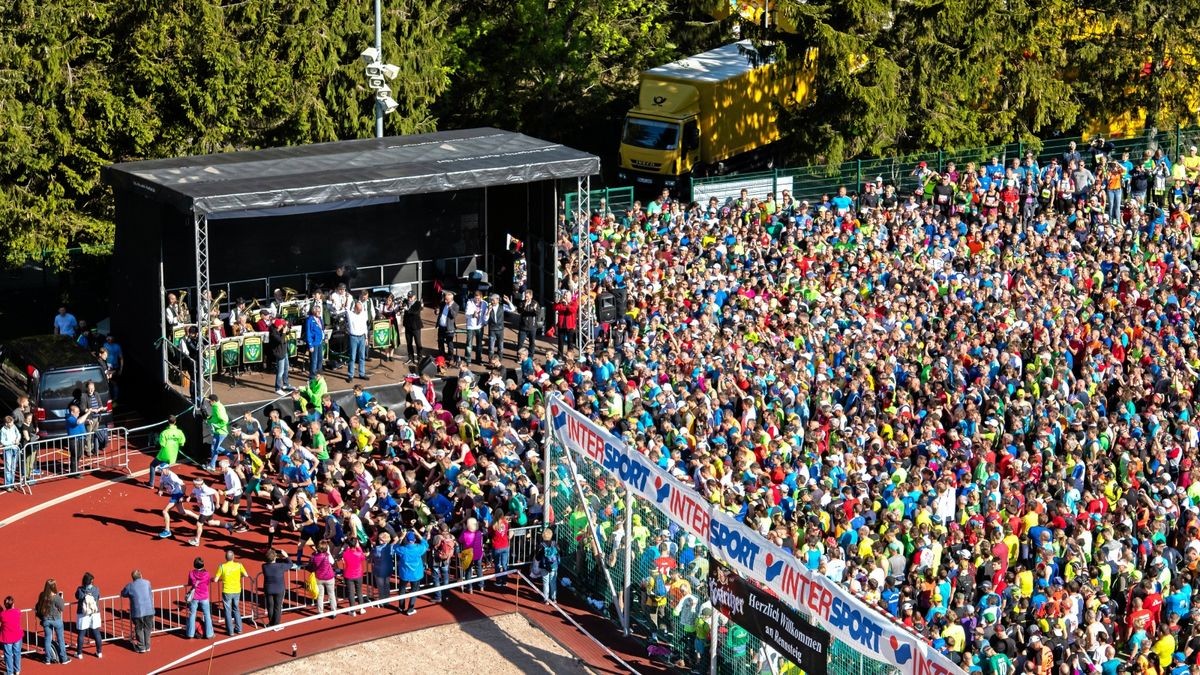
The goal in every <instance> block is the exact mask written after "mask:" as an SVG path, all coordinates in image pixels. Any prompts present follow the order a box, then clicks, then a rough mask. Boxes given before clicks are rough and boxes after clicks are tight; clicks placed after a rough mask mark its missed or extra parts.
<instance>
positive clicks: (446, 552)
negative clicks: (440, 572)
mask: <svg viewBox="0 0 1200 675" xmlns="http://www.w3.org/2000/svg"><path fill="white" fill-rule="evenodd" d="M436 553H437V557H438V560H449V559H451V558H453V557H454V538H453V537H447V536H446V535H442V538H441V539H439V540H438V545H437V549H436Z"/></svg>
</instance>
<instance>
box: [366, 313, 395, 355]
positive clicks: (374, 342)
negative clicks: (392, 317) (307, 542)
mask: <svg viewBox="0 0 1200 675" xmlns="http://www.w3.org/2000/svg"><path fill="white" fill-rule="evenodd" d="M395 340H396V331H395V330H394V329H393V328H392V322H391V321H389V320H387V319H376V320H375V321H374V322H373V323H372V324H371V346H372V347H374V348H376V349H391V348H392V347H393V346H394V345H395Z"/></svg>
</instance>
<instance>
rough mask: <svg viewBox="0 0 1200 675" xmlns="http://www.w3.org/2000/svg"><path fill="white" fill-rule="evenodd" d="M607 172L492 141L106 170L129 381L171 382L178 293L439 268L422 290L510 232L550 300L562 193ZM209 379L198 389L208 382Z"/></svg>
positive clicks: (541, 145)
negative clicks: (333, 273)
mask: <svg viewBox="0 0 1200 675" xmlns="http://www.w3.org/2000/svg"><path fill="white" fill-rule="evenodd" d="M599 172H600V160H599V159H598V158H597V157H595V156H593V155H589V154H587V153H584V152H580V151H578V150H574V149H572V148H569V147H566V146H563V145H560V144H557V143H551V142H548V141H543V140H539V139H536V138H531V137H529V136H525V135H523V134H518V133H513V132H510V131H502V130H500V129H490V128H482V129H463V130H457V131H443V132H437V133H429V134H416V135H411V136H390V137H385V138H370V139H363V140H351V141H339V142H335V143H321V144H316V145H303V146H296V147H286V148H272V149H265V150H252V151H240V152H230V153H221V154H215V155H203V156H196V157H179V158H171V159H154V160H146V161H138V162H127V163H123V164H114V165H112V166H108V167H105V168H104V170H103V173H102V178H103V180H104V181H105V182H106V183H107V184H108V185H110V186H111V187H112V189H113V194H114V197H115V202H116V236H115V239H114V246H113V255H114V259H115V261H116V262H117V263H118V264H115V265H113V288H112V327H113V330H114V332H115V333H117V334H118V335H119V336H120V337H121V339H122V344H123V346H124V348H125V352H126V362H127V371H130V372H129V373H127V379H133V378H138V377H139V376H140V377H141V378H144V379H145V380H147V381H151V382H152V381H160V382H165V381H166V380H167V378H168V372H167V369H166V365H165V361H166V360H165V356H166V351H167V347H166V346H165V345H166V341H165V340H164V339H163V338H164V337H167V336H166V325H165V322H164V319H163V315H162V305H163V302H164V300H163V298H164V297H165V294H166V291H167V290H168V289H181V288H190V289H191V293H192V295H191V299H192V302H193V303H194V302H195V301H196V298H197V297H198V296H200V295H201V294H200V293H198V292H197V289H198V288H200V289H204V288H212V287H213V284H220V283H223V282H230V283H233V282H238V281H239V280H258V281H257V283H259V285H260V287H262V288H264V289H266V290H264V291H262V292H263V293H269V289H270V288H271V287H272V286H271V285H269V284H268V282H269V281H270V280H271V278H275V277H278V276H279V275H289V274H291V275H296V274H300V276H299V277H298V278H301V279H306V278H307V276H305V275H303V274H301V273H303V272H322V273H324V272H327V271H329V270H332V269H334V268H335V267H337V266H338V265H342V264H343V263H346V264H354V265H356V266H358V267H362V266H363V265H373V266H380V265H384V266H387V265H388V264H389V263H400V264H402V265H407V266H408V267H406V268H405V269H408V268H411V267H413V265H411V264H410V263H413V262H414V261H427V262H428V263H429V264H425V265H424V266H423V267H422V266H417V267H416V269H418V270H424V271H423V272H420V273H419V274H418V276H419V277H420V278H419V279H416V278H415V277H414V278H415V279H416V281H418V282H420V284H419V285H418V286H417V287H418V288H420V287H423V285H424V284H425V282H431V281H432V280H437V279H440V276H436V275H444V274H446V270H450V269H454V270H457V269H459V268H460V266H459V265H458V264H457V263H455V264H453V265H451V264H441V263H446V261H447V260H451V261H453V260H458V259H463V258H474V259H477V260H478V261H480V263H481V264H483V263H486V262H487V261H489V259H492V256H491V252H495V251H505V250H506V249H507V246H506V239H505V235H506V234H512V235H513V236H515V237H518V238H520V239H521V240H522V241H526V242H528V243H530V244H531V246H530V249H531V253H530V254H529V255H528V256H527V259H528V260H530V262H531V264H534V265H538V267H540V268H542V269H540V270H539V272H540V275H539V278H538V280H536V281H535V280H533V279H531V284H532V285H533V286H534V287H535V289H536V288H549V287H550V286H551V285H552V283H553V274H552V272H551V270H553V266H554V256H553V250H552V246H553V242H554V240H555V235H554V232H555V223H556V220H557V217H556V213H557V208H558V206H557V204H558V197H559V192H558V189H559V183H560V182H564V181H563V179H569V181H567V183H568V185H564V186H563V187H564V188H567V189H580V187H581V186H586V185H588V184H589V183H588V181H589V180H590V179H589V177H590V176H591V175H593V174H598V173H599ZM568 186H569V187H568ZM541 243H544V244H545V245H544V246H540V247H536V246H535V245H540V244H541ZM210 262H211V266H210ZM493 262H495V261H494V260H493ZM393 267H397V266H396V265H390V266H388V269H389V270H390V269H392V268H393ZM380 269H383V268H382V267H381V268H380ZM439 270H441V271H440V272H439ZM380 274H381V275H382V274H383V272H380ZM421 275H423V276H421ZM497 276H501V275H499V274H497ZM531 277H532V275H531ZM264 279H265V281H264ZM404 280H405V281H413V280H414V279H410V278H407V277H406V278H405V279H404ZM392 281H393V280H391V279H384V281H383V285H385V286H386V285H387V284H388V283H391V282H392ZM366 283H368V284H371V285H374V283H378V282H366ZM284 285H290V284H284ZM233 292H234V291H230V293H231V294H232V293H233ZM214 295H216V294H215V292H214ZM228 300H229V299H227V300H226V302H228ZM219 309H220V308H219ZM196 314H197V316H198V315H200V314H204V313H203V312H197V313H196ZM200 334H201V335H205V334H206V332H205V331H201V332H200ZM205 343H207V340H206V339H202V340H201V351H203V345H204V344H205ZM197 363H198V360H197ZM195 367H196V369H197V373H196V375H197V376H196V377H194V378H193V382H196V381H202V380H205V378H203V377H201V376H200V373H199V366H198V365H197V366H195ZM208 386H210V383H209V382H207V381H204V382H203V384H202V386H201V387H200V388H199V389H198V390H197V391H196V393H197V394H199V395H197V396H195V397H194V398H196V399H199V398H202V397H203V394H206V393H207V391H206V389H207V387H208Z"/></svg>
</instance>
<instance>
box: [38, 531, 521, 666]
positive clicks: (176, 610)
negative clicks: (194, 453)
mask: <svg viewBox="0 0 1200 675" xmlns="http://www.w3.org/2000/svg"><path fill="white" fill-rule="evenodd" d="M541 531H542V527H541V526H540V525H532V526H529V527H521V528H515V529H513V530H511V531H510V532H509V556H510V558H509V565H508V567H509V569H510V570H511V569H513V568H516V567H521V566H525V565H528V564H531V563H532V562H533V556H534V554H535V553H536V551H537V545H538V542H540V541H541ZM430 555H432V553H431V554H430ZM428 562H430V563H432V562H433V561H432V560H429V561H428ZM392 569H398V566H397V565H396V562H395V561H393V564H392ZM494 569H495V568H494V561H493V559H492V557H491V555H490V553H489V554H488V555H486V556H485V559H484V564H483V570H484V572H485V574H484V575H483V576H482V577H473V578H471V579H463V576H462V572H461V570H460V569H459V564H458V556H457V555H455V556H453V557H452V559H451V564H450V570H451V577H450V578H452V579H458V581H457V582H455V583H454V584H451V586H452V587H454V588H459V587H461V586H465V585H473V584H477V583H481V582H484V581H487V580H490V579H495V578H498V577H501V576H505V575H506V574H507V573H508V572H507V571H505V572H495V571H492V572H490V573H489V570H494ZM308 574H309V573H308V572H307V571H306V570H304V569H299V570H288V571H287V572H285V575H284V594H283V598H282V603H281V609H282V613H288V612H297V611H301V610H305V609H309V608H312V607H314V606H315V604H316V600H315V599H314V598H313V597H312V596H310V595H309V594H308V590H307V588H306V583H307V580H308ZM429 578H430V575H429V574H428V570H427V574H426V579H429ZM264 581H265V580H264V578H263V575H262V574H261V573H260V574H258V575H256V576H255V577H254V579H253V581H252V582H249V583H246V584H244V586H243V588H242V593H241V596H240V600H239V605H240V606H239V615H240V616H241V619H242V622H243V623H247V622H248V623H251V624H252V625H254V627H255V628H258V627H259V626H260V625H265V624H266V623H267V605H266V597H265V593H264V590H263V589H265V587H266V586H265V583H264ZM388 588H389V592H391V593H395V592H396V591H397V590H399V588H400V584H399V582H398V579H396V578H395V577H392V578H389V580H388ZM346 589H347V586H346V584H345V580H344V579H342V578H341V577H340V576H339V577H338V590H337V594H338V598H339V604H344V603H345V599H346V598H348V594H347V593H346ZM362 592H363V595H364V597H366V598H368V599H370V600H371V603H370V604H368V605H366V606H374V605H376V604H380V600H381V599H380V598H379V597H378V589H377V587H376V584H375V580H374V577H373V575H372V571H371V566H370V563H369V561H368V564H367V568H366V570H365V574H364V575H363V579H362ZM431 592H436V589H435V588H431V587H427V586H426V584H425V582H422V590H421V591H419V594H427V593H431ZM151 597H152V599H153V605H154V620H153V623H152V624H151V630H150V633H151V635H160V634H163V633H170V632H174V631H180V630H184V629H185V628H186V626H187V620H188V614H189V612H190V608H189V605H188V602H187V587H186V586H182V585H180V586H166V587H162V588H154V589H152V591H151ZM209 598H211V600H210V603H211V606H210V611H211V612H212V621H213V626H214V630H216V629H217V628H216V627H217V626H220V627H221V628H223V629H224V630H225V631H226V632H228V630H229V627H228V626H226V625H225V622H224V613H223V606H222V596H221V586H220V584H217V583H213V584H212V586H211V587H210V588H209ZM395 599H396V598H395V597H391V598H389V599H388V600H389V601H395ZM67 600H68V602H67V605H66V608H65V610H64V611H63V623H64V635H65V642H66V644H67V645H68V646H69V645H72V644H74V641H75V626H76V625H77V621H78V613H77V611H76V609H77V606H78V603H76V602H73V601H71V600H70V598H67ZM97 604H98V607H99V610H100V635H101V639H102V640H103V641H104V642H105V643H109V642H119V641H125V642H131V641H132V640H133V620H132V617H131V615H130V611H129V601H128V600H127V599H125V598H122V597H121V596H120V595H108V596H104V597H102V598H100V602H99V603H97ZM21 621H22V626H23V628H24V631H25V637H24V641H23V645H22V648H21V652H22V653H23V654H38V653H44V652H45V648H46V644H45V635H44V634H43V631H42V629H41V628H42V627H41V621H40V620H39V619H38V618H37V616H36V614H35V612H34V610H32V609H26V610H23V611H22V612H21ZM196 621H197V623H200V624H201V625H200V626H197V631H198V632H199V633H200V634H203V625H202V622H203V611H202V610H201V609H199V608H198V609H197V616H196ZM73 651H74V650H73V648H72V653H73Z"/></svg>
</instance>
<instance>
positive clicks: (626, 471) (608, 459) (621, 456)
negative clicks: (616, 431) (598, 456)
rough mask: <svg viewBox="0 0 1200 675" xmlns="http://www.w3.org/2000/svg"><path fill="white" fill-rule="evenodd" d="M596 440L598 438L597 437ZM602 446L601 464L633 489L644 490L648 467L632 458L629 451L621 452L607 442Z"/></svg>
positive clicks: (648, 471) (648, 472)
mask: <svg viewBox="0 0 1200 675" xmlns="http://www.w3.org/2000/svg"><path fill="white" fill-rule="evenodd" d="M596 440H599V438H598V437H597V439H596ZM603 446H604V448H603V456H604V461H603V462H601V464H602V465H603V466H604V468H605V469H608V470H609V471H612V472H613V473H615V474H617V476H619V477H620V478H621V480H623V481H625V482H626V483H628V484H629V487H631V488H633V489H634V490H636V491H638V492H645V491H646V479H647V478H649V477H650V467H648V466H646V465H645V464H642V463H641V462H640V461H638V460H636V459H634V458H633V457H631V456H630V455H629V453H626V452H622V451H621V450H620V449H619V448H617V447H616V446H613V445H610V444H608V443H604V444H603Z"/></svg>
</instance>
